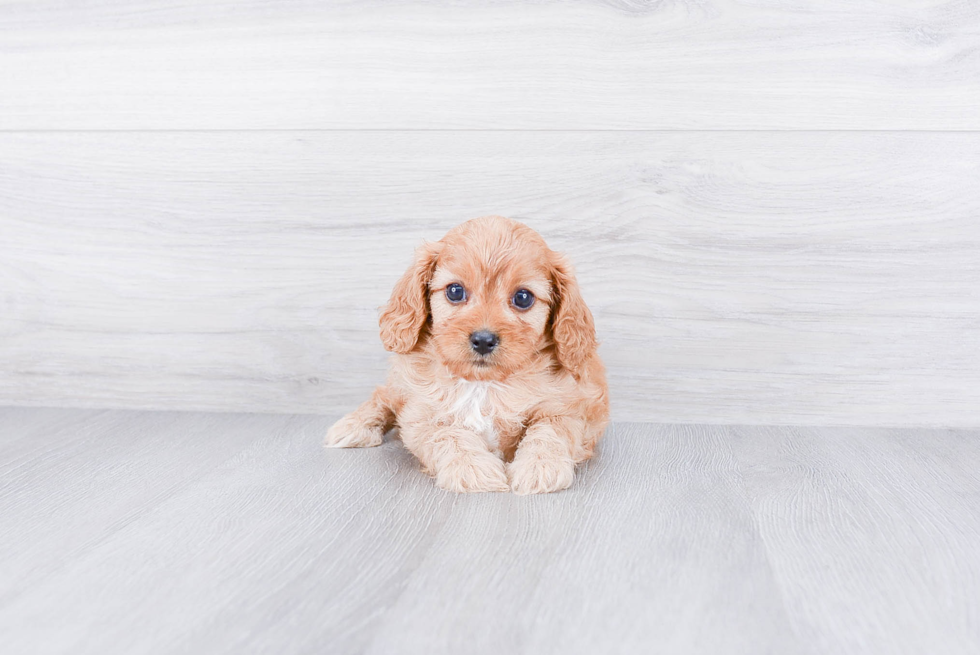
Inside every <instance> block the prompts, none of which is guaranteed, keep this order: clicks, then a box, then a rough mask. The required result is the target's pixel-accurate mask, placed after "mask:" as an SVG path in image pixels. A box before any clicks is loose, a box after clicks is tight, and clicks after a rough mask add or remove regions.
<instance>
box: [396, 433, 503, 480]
mask: <svg viewBox="0 0 980 655" xmlns="http://www.w3.org/2000/svg"><path fill="white" fill-rule="evenodd" d="M401 437H402V441H403V442H404V444H405V447H406V448H408V450H409V451H411V452H412V454H413V455H415V457H417V458H418V460H419V462H421V463H422V467H423V468H424V469H425V471H426V473H428V474H429V475H431V476H433V477H435V479H436V485H437V486H439V487H441V488H442V489H445V490H447V491H455V492H457V493H464V492H477V491H508V490H509V489H510V487H509V486H508V485H507V474H506V473H505V471H504V463H503V461H501V459H500V458H499V457H497V456H496V455H494V454H493V453H492V452H490V449H489V448H488V447H487V443H486V441H484V439H483V437H481V436H480V435H478V434H477V433H475V432H473V431H472V430H469V429H467V428H463V427H457V426H454V425H449V426H446V425H438V424H436V423H428V422H422V423H414V424H410V425H407V426H403V427H402V428H401Z"/></svg>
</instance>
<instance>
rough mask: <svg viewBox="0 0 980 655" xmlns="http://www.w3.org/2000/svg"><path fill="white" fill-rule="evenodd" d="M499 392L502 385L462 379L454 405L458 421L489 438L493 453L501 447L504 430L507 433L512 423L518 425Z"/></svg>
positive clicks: (456, 391) (456, 389) (488, 442)
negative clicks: (504, 404)
mask: <svg viewBox="0 0 980 655" xmlns="http://www.w3.org/2000/svg"><path fill="white" fill-rule="evenodd" d="M500 392H501V389H500V388H499V383H495V382H470V381H468V380H460V381H458V382H457V383H456V388H455V399H454V402H453V404H452V413H453V415H454V417H455V418H456V420H457V421H459V422H460V423H462V424H463V425H465V426H466V427H468V428H469V429H471V430H473V431H474V432H476V433H477V434H479V435H481V436H482V437H483V438H484V439H486V441H487V445H489V446H490V448H491V450H496V449H497V448H499V445H500V431H501V429H503V430H507V429H508V426H509V424H511V423H514V422H519V419H518V418H517V417H515V416H513V415H512V412H511V411H509V410H508V409H507V408H506V407H504V406H503V404H502V402H501V400H502V395H503V394H501V393H500Z"/></svg>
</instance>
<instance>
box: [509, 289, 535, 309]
mask: <svg viewBox="0 0 980 655" xmlns="http://www.w3.org/2000/svg"><path fill="white" fill-rule="evenodd" d="M510 301H511V302H512V303H514V307H517V308H518V309H528V308H529V307H530V306H531V305H533V304H534V294H533V293H531V292H530V291H528V290H527V289H520V290H519V291H518V292H517V293H515V294H514V297H513V298H511V300H510Z"/></svg>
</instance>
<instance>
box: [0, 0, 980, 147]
mask: <svg viewBox="0 0 980 655" xmlns="http://www.w3.org/2000/svg"><path fill="white" fill-rule="evenodd" d="M978 53H980V6H978V5H977V3H976V2H972V1H971V0H953V1H950V0H920V1H917V2H902V3H881V2H877V1H872V0H857V1H856V0H832V1H828V0H825V1H823V2H819V3H813V2H809V1H808V0H792V1H787V0H780V1H779V2H774V1H772V0H707V1H705V0H667V1H663V2H645V1H642V0H638V1H633V0H610V1H608V2H607V1H596V0H589V1H582V2H574V3H569V2H540V3H533V4H530V3H525V2H520V1H517V0H508V1H505V2H467V3H447V2H443V1H436V0H414V1H412V2H407V3H391V2H381V1H372V2H357V3H350V2H330V3H323V2H314V1H310V0H294V1H288V2H269V1H268V0H250V1H247V2H235V3H226V2H193V3H188V2H176V1H175V0H150V1H146V0H101V1H95V2H85V3H64V2H56V1H54V0H40V1H37V2H30V3H24V2H5V3H0V89H3V93H2V94H0V129H3V130H24V129H32V130H52V129H53V130H67V129H84V130H131V129H154V130H159V129H217V130H226V129H313V128H329V129H364V128H372V129H432V128H435V129H447V128H464V129H544V130H552V129H601V130H605V129H790V130H796V129H943V130H967V129H969V130H975V129H978V128H980V112H978V111H977V107H978V106H980V56H978Z"/></svg>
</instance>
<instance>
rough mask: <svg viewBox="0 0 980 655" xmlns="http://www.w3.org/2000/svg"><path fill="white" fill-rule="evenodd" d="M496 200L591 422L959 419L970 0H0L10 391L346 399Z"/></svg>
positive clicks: (969, 362)
mask: <svg viewBox="0 0 980 655" xmlns="http://www.w3.org/2000/svg"><path fill="white" fill-rule="evenodd" d="M487 213H500V214H505V215H509V216H512V217H514V218H517V219H520V220H523V221H525V222H527V223H529V224H530V225H531V226H533V227H535V228H536V229H538V230H539V231H540V232H542V234H544V235H545V237H546V238H547V239H548V240H549V241H550V242H551V244H552V245H553V246H555V247H558V248H560V249H563V250H565V251H567V252H568V253H569V254H570V255H571V257H572V259H573V260H574V261H575V262H576V264H577V267H578V270H579V277H580V280H581V283H582V286H583V288H584V292H585V295H586V299H587V300H588V301H589V304H590V305H591V306H592V308H593V312H594V313H595V315H596V319H597V324H598V329H599V332H600V338H601V339H602V341H603V346H602V349H603V350H602V351H603V355H604V357H605V359H606V361H607V364H608V366H609V371H610V380H611V384H612V390H613V396H612V397H613V406H614V414H615V418H617V419H633V420H652V421H663V422H672V421H681V422H692V421H697V422H712V423H721V422H727V423H730V422H739V423H808V424H840V423H853V424H882V425H929V426H977V425H980V3H977V2H973V1H972V0H970V1H965V0H964V1H953V2H931V1H928V0H920V1H917V2H911V1H909V2H887V3H886V2H870V1H866V0H832V1H827V2H820V3H814V2H809V1H803V0H796V1H790V0H785V1H783V0H780V1H778V2H777V1H775V0H756V1H754V2H730V1H724V0H714V1H711V0H707V1H704V0H702V1H695V0H690V1H687V2H685V1H681V0H676V1H669V0H668V1H662V2H631V1H628V0H623V1H621V2H608V3H600V2H595V1H590V0H582V1H581V2H574V3H570V2H543V3H533V4H531V3H524V2H517V1H514V2H510V1H504V2H490V1H485V2H466V3H449V2H418V1H413V2H405V3H387V2H353V3H325V2H275V1H273V0H254V1H252V2H241V3H205V2H201V3H183V2H176V1H175V0H143V1H140V0H125V1H123V0H116V1H103V2H98V1H96V2H88V3H62V2H55V1H54V0H51V1H45V0H39V1H37V2H32V3H3V2H0V403H6V404H31V405H72V406H111V407H142V408H175V409H176V408H181V409H207V410H229V411H231V410H234V411H310V412H322V413H330V414H339V413H340V412H342V411H346V410H347V409H349V408H350V407H351V406H353V405H354V404H355V403H357V402H359V401H360V400H362V399H363V397H364V396H365V394H366V393H367V392H368V391H369V390H370V388H371V387H372V386H373V385H374V384H375V383H377V382H379V381H380V380H381V379H382V378H383V375H384V369H385V353H384V351H383V349H382V348H381V344H380V341H379V339H378V336H377V320H376V310H377V307H378V306H379V305H381V304H382V303H384V301H385V300H386V299H387V296H388V292H389V289H390V287H391V285H392V283H393V282H394V280H395V279H396V278H397V277H398V275H399V274H400V273H401V272H402V270H403V269H404V267H405V266H406V265H407V263H408V261H409V259H410V254H411V250H412V248H413V247H414V246H415V245H416V244H418V243H419V242H420V241H421V240H422V239H437V238H439V237H440V236H441V235H442V233H443V232H445V230H446V229H448V228H449V227H451V226H452V225H454V224H456V223H458V222H460V221H462V220H464V219H467V218H471V217H473V216H478V215H482V214H487Z"/></svg>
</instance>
